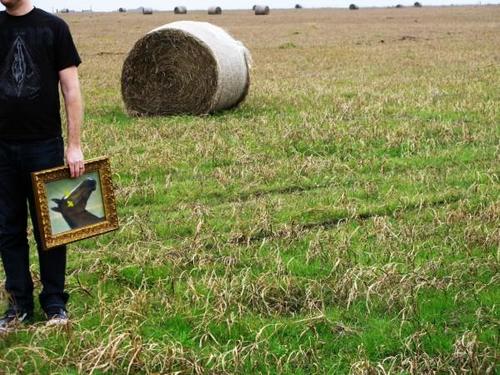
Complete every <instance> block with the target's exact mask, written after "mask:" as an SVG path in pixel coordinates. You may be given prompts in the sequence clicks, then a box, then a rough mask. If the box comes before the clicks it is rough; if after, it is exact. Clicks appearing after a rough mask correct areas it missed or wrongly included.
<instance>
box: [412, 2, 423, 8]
mask: <svg viewBox="0 0 500 375" xmlns="http://www.w3.org/2000/svg"><path fill="white" fill-rule="evenodd" d="M413 6H414V7H415V8H422V3H420V2H418V1H417V2H415V4H413Z"/></svg>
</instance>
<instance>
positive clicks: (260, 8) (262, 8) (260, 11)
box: [254, 5, 269, 16]
mask: <svg viewBox="0 0 500 375" xmlns="http://www.w3.org/2000/svg"><path fill="white" fill-rule="evenodd" d="M254 10H255V15H256V16H265V15H268V14H269V7H268V6H267V5H255V9H254Z"/></svg>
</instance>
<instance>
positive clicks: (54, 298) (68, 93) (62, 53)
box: [0, 0, 84, 332]
mask: <svg viewBox="0 0 500 375" xmlns="http://www.w3.org/2000/svg"><path fill="white" fill-rule="evenodd" d="M0 2H1V3H2V4H3V5H4V6H5V9H6V10H5V11H1V12H0V253H1V258H2V263H3V267H4V270H5V277H6V280H5V289H6V291H7V293H8V296H9V301H8V302H9V305H8V309H7V311H6V313H5V314H4V316H3V317H0V332H2V331H8V330H9V329H10V328H12V327H13V326H15V325H17V324H19V323H20V322H28V321H29V320H30V319H31V318H32V317H33V307H34V304H33V281H32V278H31V274H30V270H29V248H28V239H27V219H28V210H27V206H29V212H30V215H31V221H32V223H33V227H34V233H35V239H36V241H37V245H38V258H39V264H40V278H41V282H42V286H43V289H42V291H41V293H40V296H39V300H40V305H41V307H42V309H43V310H44V311H45V314H46V315H47V319H48V324H51V325H52V324H65V323H67V322H68V316H67V310H66V302H67V300H68V297H69V296H68V294H67V293H66V292H65V290H64V283H65V271H66V248H65V247H64V246H61V247H59V248H56V249H53V250H48V251H44V250H42V248H41V242H40V238H39V234H38V233H39V232H38V224H37V219H36V213H35V209H34V198H33V191H32V187H31V178H30V173H31V172H34V171H39V170H43V169H47V168H52V167H56V166H61V165H63V164H64V143H63V139H62V137H61V134H62V132H61V118H60V104H59V90H58V88H59V87H58V86H59V84H60V87H61V92H62V93H63V97H64V106H65V110H66V118H67V130H68V131H67V147H66V161H67V164H68V166H69V169H70V173H71V176H72V177H74V178H76V177H79V176H81V175H82V174H83V173H84V160H83V153H82V149H81V145H80V126H81V123H82V119H83V106H82V100H81V93H80V85H79V81H78V71H77V67H78V65H79V64H80V62H81V61H80V57H79V55H78V52H77V50H76V48H75V45H74V43H73V39H72V37H71V34H70V32H69V28H68V26H67V25H66V23H65V22H64V21H62V20H61V19H59V18H58V17H56V16H53V15H51V14H49V13H47V12H44V11H43V10H41V9H37V8H35V7H34V6H33V4H32V1H31V0H0ZM27 203H28V204H27Z"/></svg>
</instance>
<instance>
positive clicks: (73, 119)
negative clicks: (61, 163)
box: [59, 66, 85, 178]
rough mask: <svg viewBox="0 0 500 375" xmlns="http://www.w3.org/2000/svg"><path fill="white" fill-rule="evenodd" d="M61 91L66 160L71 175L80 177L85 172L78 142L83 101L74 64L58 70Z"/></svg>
mask: <svg viewBox="0 0 500 375" xmlns="http://www.w3.org/2000/svg"><path fill="white" fill-rule="evenodd" d="M59 81H60V83H61V91H62V93H63V96H64V107H65V109H66V119H67V123H68V139H67V147H66V162H67V163H68V165H69V169H70V172H71V177H73V178H75V177H80V176H81V175H82V174H83V173H84V172H85V167H84V164H83V162H84V159H83V152H82V147H81V144H80V128H81V126H82V122H83V103H82V94H81V92H80V82H79V80H78V69H77V68H76V66H71V67H69V68H66V69H63V70H61V71H60V72H59Z"/></svg>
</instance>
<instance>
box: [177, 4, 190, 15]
mask: <svg viewBox="0 0 500 375" xmlns="http://www.w3.org/2000/svg"><path fill="white" fill-rule="evenodd" d="M187 12H188V11H187V8H186V7H185V6H178V7H175V8H174V14H187Z"/></svg>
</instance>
